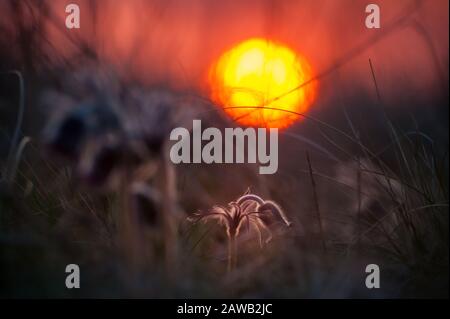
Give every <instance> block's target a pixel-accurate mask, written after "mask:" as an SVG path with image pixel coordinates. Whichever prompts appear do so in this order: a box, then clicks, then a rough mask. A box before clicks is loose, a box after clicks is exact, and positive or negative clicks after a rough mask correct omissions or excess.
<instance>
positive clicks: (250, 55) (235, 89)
mask: <svg viewBox="0 0 450 319" xmlns="http://www.w3.org/2000/svg"><path fill="white" fill-rule="evenodd" d="M312 76H313V74H312V70H311V66H310V65H309V63H308V62H307V61H306V60H305V58H304V57H302V56H300V55H299V54H297V53H295V52H294V51H293V50H291V49H290V48H288V47H286V46H284V45H281V44H279V43H274V42H272V41H268V40H265V39H260V38H254V39H250V40H247V41H244V42H242V43H240V44H238V45H236V46H235V47H233V48H231V49H230V50H229V51H226V52H225V53H223V54H222V55H221V56H220V57H219V59H218V60H217V62H216V63H214V64H213V65H212V66H211V69H210V74H209V82H210V86H211V95H212V99H213V100H214V102H216V103H218V104H219V105H220V106H221V107H223V108H224V110H225V112H226V113H227V114H228V115H229V116H230V117H231V118H232V119H233V120H235V121H236V122H238V123H239V124H241V125H246V126H255V127H276V128H286V127H288V126H290V125H291V124H293V123H294V122H295V121H297V120H299V119H300V116H298V115H295V114H294V113H292V112H297V113H304V112H306V111H307V110H308V109H309V107H310V106H311V104H312V102H313V100H314V98H315V95H316V83H315V82H313V83H310V84H308V85H305V86H304V87H301V88H299V89H298V90H294V89H295V88H297V87H299V86H300V85H302V84H303V83H304V82H306V81H308V80H310V79H311V78H312ZM287 93H288V94H287ZM233 107H236V108H233ZM245 107H253V108H245ZM255 107H260V108H255ZM275 108H276V109H280V110H274V109H275ZM283 110H285V111H283ZM286 111H289V112H286Z"/></svg>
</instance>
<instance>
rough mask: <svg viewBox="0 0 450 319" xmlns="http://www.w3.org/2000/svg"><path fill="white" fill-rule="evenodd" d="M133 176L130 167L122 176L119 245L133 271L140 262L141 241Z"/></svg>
mask: <svg viewBox="0 0 450 319" xmlns="http://www.w3.org/2000/svg"><path fill="white" fill-rule="evenodd" d="M130 181H131V176H130V172H129V170H128V169H126V170H125V173H124V176H123V177H122V185H121V190H120V201H121V209H120V212H119V241H120V242H119V246H120V249H121V251H122V253H123V255H124V258H125V260H126V262H127V263H128V264H129V266H130V269H131V271H132V272H134V271H136V270H137V267H138V264H139V259H138V258H139V255H138V254H139V242H138V238H137V237H136V236H137V229H136V225H135V220H134V218H133V217H134V215H133V212H132V210H131V203H130V200H131V197H130V194H131V182H130Z"/></svg>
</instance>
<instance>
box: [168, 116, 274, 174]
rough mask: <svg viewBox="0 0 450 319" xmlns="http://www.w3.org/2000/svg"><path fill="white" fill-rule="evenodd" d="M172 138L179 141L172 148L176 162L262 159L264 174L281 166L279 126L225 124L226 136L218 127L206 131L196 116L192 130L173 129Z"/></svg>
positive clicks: (209, 162) (223, 161)
mask: <svg viewBox="0 0 450 319" xmlns="http://www.w3.org/2000/svg"><path fill="white" fill-rule="evenodd" d="M170 140H171V141H177V142H176V143H175V144H174V145H172V147H171V149H170V159H171V160H172V162H173V163H175V164H179V163H202V162H203V163H206V164H211V163H245V162H247V163H257V162H258V163H259V164H260V166H259V173H260V174H274V173H276V172H277V170H278V129H277V128H270V129H266V128H257V129H256V128H251V127H249V128H245V129H242V128H240V127H236V128H225V134H224V136H223V135H222V132H221V131H220V130H219V129H218V128H215V127H208V128H206V129H205V130H203V131H202V127H201V120H193V123H192V134H191V132H190V131H189V130H188V129H186V128H184V127H177V128H174V129H173V130H172V132H171V133H170ZM203 142H207V143H206V144H205V143H203ZM267 142H268V143H269V145H267ZM203 144H204V145H203ZM191 149H192V152H191ZM246 149H247V152H246ZM245 153H247V161H245Z"/></svg>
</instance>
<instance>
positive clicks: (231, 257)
mask: <svg viewBox="0 0 450 319" xmlns="http://www.w3.org/2000/svg"><path fill="white" fill-rule="evenodd" d="M236 266H237V243H236V235H235V234H231V235H229V236H228V266H227V271H228V273H231V272H232V271H233V270H234V269H236Z"/></svg>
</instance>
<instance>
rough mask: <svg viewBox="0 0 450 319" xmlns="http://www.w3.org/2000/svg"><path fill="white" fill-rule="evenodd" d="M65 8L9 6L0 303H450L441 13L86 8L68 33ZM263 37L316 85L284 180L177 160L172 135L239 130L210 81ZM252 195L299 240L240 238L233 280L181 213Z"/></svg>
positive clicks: (29, 2) (201, 232)
mask: <svg viewBox="0 0 450 319" xmlns="http://www.w3.org/2000/svg"><path fill="white" fill-rule="evenodd" d="M69 3H71V1H62V0H56V1H45V0H23V1H14V0H0V15H1V19H0V45H1V47H2V50H0V168H1V174H2V175H1V177H2V180H1V184H0V276H1V277H0V278H1V282H2V283H1V285H0V296H2V297H7V298H11V297H107V298H109V297H112V298H115V297H144V298H166V297H178V298H190V297H206V298H215V297H242V298H246V297H257V298H264V297H275V298H283V297H286V298H326V297H333V298H383V297H386V298H405V297H425V298H428V297H448V230H449V229H448V228H449V225H448V163H449V162H448V49H449V48H448V30H449V18H448V9H449V8H448V6H449V3H448V1H445V0H423V1H412V0H404V1H403V0H401V1H387V0H385V1H377V4H378V5H379V7H380V10H381V28H380V29H367V28H366V27H365V23H364V21H365V18H366V16H367V14H366V13H365V7H366V5H367V4H368V3H367V1H362V0H361V1H359V0H358V1H350V0H342V1H334V0H320V1H306V0H303V1H302V0H283V1H273V0H251V1H245V2H243V1H220V2H215V1H214V2H213V1H204V0H194V1H189V2H187V1H180V0H172V1H156V0H148V1H144V0H131V1H126V2H124V1H122V2H118V1H112V0H102V1H94V0H84V1H82V0H80V1H77V4H78V5H79V7H80V16H81V28H80V29H70V30H69V29H67V28H66V27H65V19H66V16H67V13H66V12H65V8H66V6H67V4H69ZM252 37H262V38H267V39H271V40H274V41H278V42H281V43H284V44H285V45H287V46H289V47H290V48H292V49H294V50H295V51H296V52H299V53H301V54H302V55H303V56H304V57H305V58H307V60H308V61H309V62H310V64H311V66H312V68H313V69H314V70H315V73H316V75H317V76H318V78H317V83H318V93H317V97H316V100H315V101H314V103H313V104H312V106H311V108H310V109H309V111H308V114H307V115H308V117H309V119H308V118H306V119H301V120H299V121H298V122H297V123H295V124H294V125H292V126H291V127H290V128H288V129H286V130H283V131H281V132H280V137H279V140H280V145H279V162H280V163H279V169H278V172H277V173H276V174H274V175H259V174H258V169H257V166H255V165H251V164H239V165H238V164H232V165H231V164H209V165H208V164H186V165H173V164H171V162H170V161H169V160H168V153H169V151H168V149H169V147H170V143H169V138H168V136H169V133H170V130H171V129H172V128H173V127H177V126H183V127H189V126H190V125H192V119H202V124H203V125H204V127H207V126H214V127H218V128H224V127H232V126H236V123H234V122H233V121H232V119H230V118H228V117H227V116H226V115H225V114H224V112H223V111H222V110H221V108H220V107H219V106H218V105H214V103H213V102H211V101H210V87H209V83H208V70H209V68H210V66H211V64H212V63H214V61H216V60H217V58H218V57H219V56H220V55H221V54H222V53H223V52H224V51H226V50H228V49H229V48H231V47H233V46H234V45H236V44H237V43H240V42H241V41H244V40H246V39H248V38H252ZM248 188H250V192H251V193H254V194H257V195H258V196H260V197H262V198H263V199H265V200H273V201H275V202H276V203H278V205H279V206H280V207H281V208H282V209H283V211H284V213H285V214H286V215H287V216H288V218H289V220H291V221H292V226H291V227H285V225H282V223H273V224H270V225H269V223H266V222H265V221H264V226H265V227H267V228H268V229H270V230H271V234H272V239H271V241H270V242H268V243H264V242H263V243H262V244H260V243H259V241H258V232H257V229H256V228H255V229H250V227H249V230H248V231H244V230H241V232H240V234H239V236H238V237H237V239H236V240H237V247H238V248H237V264H236V266H235V267H234V268H233V269H231V270H230V269H227V258H228V259H229V255H228V257H227V236H228V235H227V233H226V231H225V227H224V225H221V224H220V223H217V222H216V221H214V220H211V221H208V220H205V223H203V222H199V223H194V222H192V221H191V220H190V219H188V217H190V216H192V215H193V214H194V213H197V212H207V211H208V209H210V208H211V207H213V206H214V205H226V204H227V203H229V202H231V201H233V200H236V199H237V198H239V197H240V196H241V195H243V194H244V193H245V192H246V190H247V189H248ZM266 224H267V225H266ZM263 233H264V231H263ZM263 235H264V234H263ZM69 263H75V264H78V265H79V266H80V268H81V288H80V289H77V290H75V289H72V290H68V289H66V287H65V285H64V281H65V277H66V275H67V274H66V273H65V272H64V269H65V265H67V264H69ZM370 263H375V264H378V265H379V266H380V269H381V278H382V279H381V287H382V288H380V289H372V290H369V289H367V288H366V287H365V284H364V282H365V276H366V273H365V271H364V270H365V266H366V265H367V264H370Z"/></svg>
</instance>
